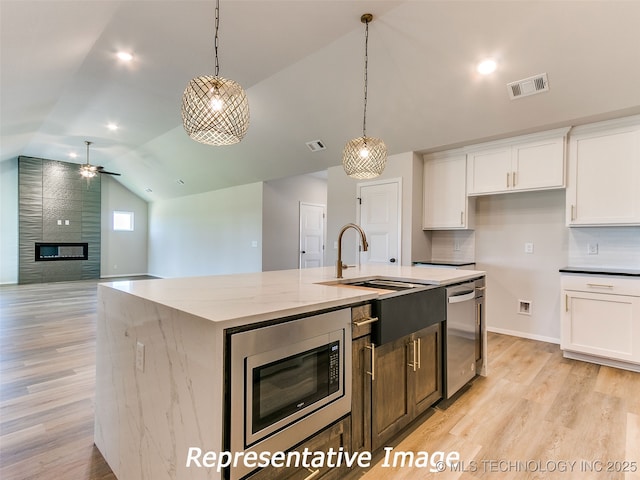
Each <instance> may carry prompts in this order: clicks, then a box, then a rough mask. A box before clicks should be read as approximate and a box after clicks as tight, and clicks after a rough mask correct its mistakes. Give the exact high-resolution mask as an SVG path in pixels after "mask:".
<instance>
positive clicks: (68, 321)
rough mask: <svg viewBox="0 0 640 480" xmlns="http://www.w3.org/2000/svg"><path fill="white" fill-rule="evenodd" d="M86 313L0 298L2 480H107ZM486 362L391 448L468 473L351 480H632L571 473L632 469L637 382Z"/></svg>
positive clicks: (25, 295) (510, 343)
mask: <svg viewBox="0 0 640 480" xmlns="http://www.w3.org/2000/svg"><path fill="white" fill-rule="evenodd" d="M95 309H96V282H95V281H82V282H67V283H53V284H41V285H20V286H0V478H2V479H3V480H10V479H11V480H13V479H16V480H18V479H20V480H27V479H34V480H35V479H38V480H47V479H51V480H62V479H74V480H88V479H91V480H94V479H95V480H97V479H102V480H115V477H114V476H113V474H112V473H111V470H110V469H109V467H108V465H106V463H105V462H104V460H103V458H102V456H101V455H100V452H99V451H98V450H97V449H96V448H95V447H94V446H93V415H94V390H95V372H94V368H95ZM489 358H490V362H489V377H487V378H479V379H478V380H477V381H476V382H475V383H474V385H473V386H472V387H471V389H470V390H469V391H468V392H466V393H465V394H464V395H463V396H462V397H461V398H460V399H459V400H458V401H457V402H455V403H454V404H453V405H452V406H451V407H449V408H448V409H446V410H438V409H436V410H435V412H434V413H433V415H432V416H431V417H429V418H428V419H427V420H426V421H425V422H424V423H423V424H422V425H420V426H419V427H417V428H416V429H415V430H413V431H412V432H411V433H410V434H409V435H408V436H406V437H405V438H404V439H403V440H402V441H401V442H400V443H399V444H398V445H396V446H395V451H426V452H434V451H445V452H451V451H458V452H460V456H461V459H462V460H463V461H465V467H466V468H467V470H473V469H474V466H473V464H471V463H470V462H472V461H474V462H476V464H475V470H476V471H474V472H472V471H468V472H466V473H461V472H456V473H452V472H450V471H445V472H444V473H439V474H435V473H429V472H428V468H423V469H420V470H418V469H416V468H413V469H412V468H407V467H404V468H401V467H398V468H391V467H383V466H382V465H381V464H378V465H377V466H375V467H373V468H372V469H370V470H369V472H368V473H366V474H364V476H362V477H361V478H363V479H364V480H374V479H376V480H378V479H394V480H396V479H398V480H402V479H412V480H413V479H416V478H420V479H422V478H436V479H438V480H448V479H452V478H460V479H463V480H464V479H476V478H490V479H500V480H501V479H529V478H530V479H537V478H540V479H562V480H570V479H574V478H581V479H582V478H585V479H590V478H594V479H599V480H600V479H601V480H604V479H607V480H609V479H612V480H614V479H620V480H632V479H633V480H637V479H640V474H639V473H638V472H637V471H636V472H635V473H634V474H627V475H625V474H623V473H615V472H600V473H597V474H595V473H585V472H583V471H581V470H582V468H581V467H582V465H583V463H582V462H592V464H593V462H595V461H602V462H605V463H604V464H603V465H604V466H606V462H616V461H619V462H624V461H628V462H633V461H635V462H637V463H638V464H640V374H637V373H632V372H627V371H623V370H617V369H613V368H608V367H599V366H597V365H592V364H588V363H582V362H578V361H571V360H566V359H563V358H562V355H561V353H560V350H559V348H558V346H557V345H552V344H548V343H542V342H536V341H532V340H525V339H520V338H516V337H510V336H505V335H497V334H491V335H490V336H489ZM529 461H533V462H542V463H540V465H541V467H542V468H545V469H547V470H549V469H550V468H553V467H554V465H556V466H558V467H560V465H562V464H561V463H555V464H554V463H550V464H547V463H546V462H547V461H550V462H561V461H565V462H577V463H576V464H575V465H574V470H573V472H564V473H558V472H553V473H550V472H546V471H536V472H529V473H527V472H523V471H517V468H520V469H522V465H523V464H526V463H527V462H529ZM505 462H506V463H505ZM509 462H511V463H509ZM514 462H521V463H520V464H519V465H520V467H518V464H516V466H513V465H514ZM532 465H534V464H532V463H529V466H530V467H531V466H532ZM593 465H596V466H598V465H599V464H593ZM612 466H613V467H619V466H622V464H612ZM638 469H640V465H638ZM492 470H495V471H492ZM120 480H137V479H120ZM178 480H179V479H178Z"/></svg>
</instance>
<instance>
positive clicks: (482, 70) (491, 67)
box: [476, 58, 498, 75]
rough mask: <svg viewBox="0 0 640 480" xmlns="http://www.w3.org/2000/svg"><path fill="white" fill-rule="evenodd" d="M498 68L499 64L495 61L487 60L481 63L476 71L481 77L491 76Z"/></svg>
mask: <svg viewBox="0 0 640 480" xmlns="http://www.w3.org/2000/svg"><path fill="white" fill-rule="evenodd" d="M497 67H498V64H497V63H496V61H495V60H493V59H492V58H487V59H486V60H483V61H481V62H480V63H479V64H478V66H477V67H476V69H477V70H478V73H479V74H481V75H489V74H490V73H493V72H495V71H496V68H497Z"/></svg>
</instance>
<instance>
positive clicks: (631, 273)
mask: <svg viewBox="0 0 640 480" xmlns="http://www.w3.org/2000/svg"><path fill="white" fill-rule="evenodd" d="M560 273H582V274H586V275H621V276H625V277H640V270H635V269H629V268H612V267H564V268H561V269H560Z"/></svg>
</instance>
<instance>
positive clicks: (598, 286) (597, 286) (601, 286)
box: [587, 283, 613, 288]
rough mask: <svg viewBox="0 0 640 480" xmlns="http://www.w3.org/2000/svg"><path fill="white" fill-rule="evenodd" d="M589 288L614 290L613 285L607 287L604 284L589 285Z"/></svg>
mask: <svg viewBox="0 0 640 480" xmlns="http://www.w3.org/2000/svg"><path fill="white" fill-rule="evenodd" d="M587 286H589V287H591V288H613V285H606V284H604V283H587Z"/></svg>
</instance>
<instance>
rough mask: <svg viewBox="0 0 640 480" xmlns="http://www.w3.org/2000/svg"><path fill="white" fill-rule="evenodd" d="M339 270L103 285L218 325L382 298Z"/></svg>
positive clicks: (392, 274) (386, 270) (456, 274)
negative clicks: (350, 283) (348, 284)
mask: <svg viewBox="0 0 640 480" xmlns="http://www.w3.org/2000/svg"><path fill="white" fill-rule="evenodd" d="M484 274H485V272H483V271H479V270H455V269H443V268H424V267H410V266H401V265H362V266H360V267H354V268H348V269H346V270H345V271H344V272H343V276H344V279H343V280H349V279H356V278H372V277H380V278H387V279H394V280H405V281H411V282H414V283H424V284H429V285H440V286H441V285H450V284H453V283H459V282H463V281H465V280H470V279H472V278H478V277H480V276H483V275H484ZM337 281H338V280H337V279H336V278H335V267H320V268H307V269H301V270H297V269H296V270H280V271H272V272H257V273H241V274H234V275H212V276H203V277H182V278H165V279H153V280H127V281H114V282H107V283H101V284H100V286H101V288H103V287H106V288H113V289H116V290H119V291H122V292H126V293H128V294H130V295H133V296H136V297H139V298H141V299H144V300H148V301H151V302H154V303H157V304H161V305H165V306H167V307H170V308H174V309H176V310H179V311H183V312H186V313H189V314H192V315H196V316H199V317H202V318H205V319H208V320H210V321H212V322H230V321H235V322H234V324H236V325H237V324H238V323H245V324H246V323H254V322H259V321H264V320H271V319H274V318H282V317H286V316H290V315H299V314H305V313H310V312H313V311H318V310H322V309H326V308H334V307H340V306H343V305H350V304H353V303H358V302H361V301H367V300H372V299H374V298H376V297H377V295H378V293H376V292H375V291H371V290H360V289H357V288H341V287H339V286H335V285H327V284H326V283H332V282H337Z"/></svg>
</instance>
